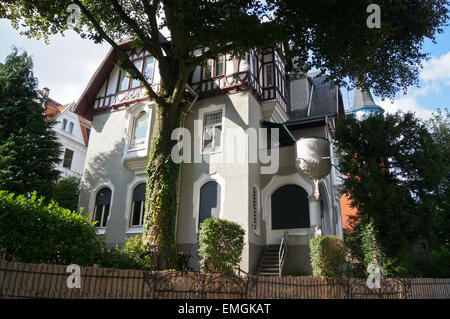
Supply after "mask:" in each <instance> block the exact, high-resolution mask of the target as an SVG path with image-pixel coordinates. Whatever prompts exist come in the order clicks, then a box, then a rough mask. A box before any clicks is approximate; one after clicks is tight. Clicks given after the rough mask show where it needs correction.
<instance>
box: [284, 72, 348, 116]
mask: <svg viewBox="0 0 450 319" xmlns="http://www.w3.org/2000/svg"><path fill="white" fill-rule="evenodd" d="M324 80H325V76H324V75H322V76H320V74H319V72H314V73H309V74H307V75H306V77H304V78H302V79H296V80H294V81H297V83H296V85H295V86H292V87H291V105H296V109H292V110H290V111H289V112H288V116H289V121H288V122H287V123H289V124H291V123H294V122H295V123H297V122H298V120H302V119H305V120H306V119H308V118H315V119H317V118H325V117H330V116H333V115H334V116H335V117H336V118H340V117H342V116H345V110H344V104H343V100H342V94H341V91H340V89H339V87H336V86H331V85H330V83H327V82H325V81H324ZM298 81H300V82H298ZM294 90H297V91H298V92H295V91H294ZM293 99H301V101H293ZM300 122H301V121H300ZM300 122H298V123H300ZM303 122H305V121H303ZM306 122H309V121H306ZM306 122H305V123H306ZM287 123H286V124H287Z"/></svg>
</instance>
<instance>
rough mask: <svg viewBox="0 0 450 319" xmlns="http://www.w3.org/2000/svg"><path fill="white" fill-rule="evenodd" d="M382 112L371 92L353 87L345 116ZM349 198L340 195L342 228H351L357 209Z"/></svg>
mask: <svg viewBox="0 0 450 319" xmlns="http://www.w3.org/2000/svg"><path fill="white" fill-rule="evenodd" d="M376 113H381V114H384V109H383V108H382V107H381V106H379V105H376V104H375V102H374V100H373V98H372V94H371V93H370V92H369V91H365V90H361V89H355V93H354V97H353V107H352V108H351V109H350V110H347V111H346V116H354V117H356V118H357V119H362V118H364V117H365V116H369V115H371V114H376ZM350 203H351V200H350V198H349V197H348V194H344V195H342V197H341V211H342V227H343V228H344V229H349V230H350V229H352V227H351V224H350V217H351V216H355V215H356V213H357V212H358V210H357V209H356V208H353V207H351V206H350Z"/></svg>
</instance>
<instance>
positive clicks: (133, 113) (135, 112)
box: [125, 102, 152, 154]
mask: <svg viewBox="0 0 450 319" xmlns="http://www.w3.org/2000/svg"><path fill="white" fill-rule="evenodd" d="M143 112H145V113H147V114H148V131H147V134H146V136H145V141H144V144H143V146H140V147H136V148H132V147H130V146H131V145H132V144H133V138H134V136H133V135H134V130H135V124H136V120H137V119H138V117H139V115H141V113H143ZM125 119H127V120H128V129H127V138H126V143H125V154H126V153H127V152H136V151H140V150H144V149H147V148H148V142H149V140H150V135H151V127H152V125H151V124H152V108H151V105H150V103H143V102H138V103H136V104H135V105H133V106H132V107H131V108H129V109H128V110H127V111H126V113H125Z"/></svg>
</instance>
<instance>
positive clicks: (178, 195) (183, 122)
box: [175, 84, 198, 243]
mask: <svg viewBox="0 0 450 319" xmlns="http://www.w3.org/2000/svg"><path fill="white" fill-rule="evenodd" d="M186 89H188V91H189V92H190V93H191V94H192V95H194V99H193V100H192V102H191V104H189V107H188V109H187V112H186V113H185V114H184V115H183V116H182V117H181V119H180V128H184V126H185V121H186V115H187V114H188V113H189V112H190V111H191V110H192V107H193V106H194V104H195V102H197V100H198V93H197V92H195V90H194V89H193V88H192V87H191V86H190V85H189V84H186ZM180 188H181V165H180V169H179V170H178V190H177V213H176V215H175V243H176V242H177V225H178V213H179V211H180Z"/></svg>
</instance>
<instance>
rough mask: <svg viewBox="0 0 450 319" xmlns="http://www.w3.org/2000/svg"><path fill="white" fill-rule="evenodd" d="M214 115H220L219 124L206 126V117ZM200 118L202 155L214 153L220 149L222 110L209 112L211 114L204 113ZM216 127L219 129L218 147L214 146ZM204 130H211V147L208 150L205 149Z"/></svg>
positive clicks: (221, 141) (221, 140)
mask: <svg viewBox="0 0 450 319" xmlns="http://www.w3.org/2000/svg"><path fill="white" fill-rule="evenodd" d="M215 113H221V116H220V122H217V123H213V124H206V117H207V116H208V115H211V114H215ZM202 117H203V119H202V144H201V145H202V153H203V154H209V153H216V152H218V151H220V150H221V149H222V143H223V110H222V109H219V110H215V111H211V112H205V113H203V115H202ZM218 126H220V127H221V130H220V144H219V146H215V141H216V127H218ZM206 128H212V141H211V144H212V147H211V148H210V149H206V148H205V131H206Z"/></svg>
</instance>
